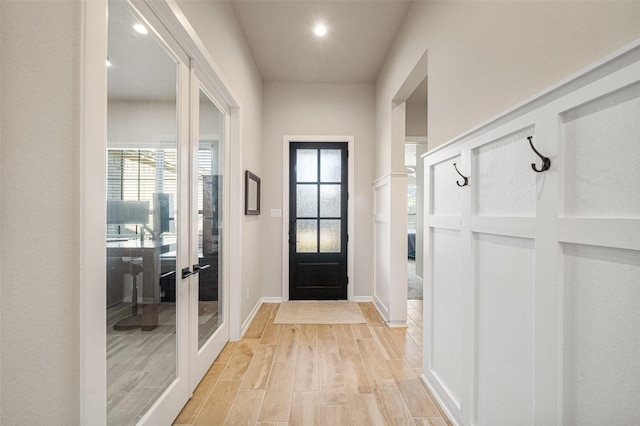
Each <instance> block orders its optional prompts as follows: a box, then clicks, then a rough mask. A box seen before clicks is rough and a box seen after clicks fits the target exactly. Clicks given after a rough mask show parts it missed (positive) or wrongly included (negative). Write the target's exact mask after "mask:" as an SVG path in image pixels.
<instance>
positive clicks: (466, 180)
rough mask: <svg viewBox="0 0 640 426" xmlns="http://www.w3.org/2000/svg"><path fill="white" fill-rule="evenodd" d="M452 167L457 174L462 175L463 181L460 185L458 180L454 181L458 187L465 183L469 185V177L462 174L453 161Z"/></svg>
mask: <svg viewBox="0 0 640 426" xmlns="http://www.w3.org/2000/svg"><path fill="white" fill-rule="evenodd" d="M453 167H455V169H456V172H458V174H459V175H460V176H462V179H464V183H463V184H462V185H460V181H456V184H457V185H458V186H459V187H460V188H462V187H463V186H467V185H469V178H468V177H466V176H465V175H463V174H462V173H460V170H458V166H456V163H453Z"/></svg>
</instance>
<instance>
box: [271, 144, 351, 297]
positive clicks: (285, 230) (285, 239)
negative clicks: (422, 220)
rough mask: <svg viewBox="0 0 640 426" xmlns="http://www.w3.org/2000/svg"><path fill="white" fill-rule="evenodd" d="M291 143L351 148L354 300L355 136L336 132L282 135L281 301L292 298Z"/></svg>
mask: <svg viewBox="0 0 640 426" xmlns="http://www.w3.org/2000/svg"><path fill="white" fill-rule="evenodd" d="M291 142H342V143H346V144H347V150H348V151H349V157H348V160H347V161H348V163H347V167H348V169H349V175H348V183H347V188H348V191H349V198H348V205H347V233H348V235H349V241H348V242H347V275H348V277H349V285H348V286H347V300H348V301H350V302H352V301H354V298H355V292H354V288H355V285H356V283H357V277H355V274H354V271H355V264H354V254H353V247H354V240H355V233H354V220H353V218H354V196H355V192H354V185H355V179H354V176H355V173H356V171H355V168H354V158H355V155H356V153H355V150H354V148H355V146H354V145H355V144H354V137H353V136H336V135H285V136H283V137H282V176H283V178H282V300H283V301H288V300H289V144H290V143H291Z"/></svg>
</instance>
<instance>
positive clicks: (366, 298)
mask: <svg viewBox="0 0 640 426" xmlns="http://www.w3.org/2000/svg"><path fill="white" fill-rule="evenodd" d="M353 301H354V302H373V297H372V296H353Z"/></svg>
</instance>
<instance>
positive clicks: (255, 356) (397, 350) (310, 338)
mask: <svg viewBox="0 0 640 426" xmlns="http://www.w3.org/2000/svg"><path fill="white" fill-rule="evenodd" d="M359 305H360V308H361V310H362V312H363V314H364V317H365V319H366V324H351V325H347V324H339V325H280V324H274V323H273V319H274V318H275V315H276V313H277V310H278V307H279V305H278V304H264V305H262V307H261V308H260V310H259V311H258V313H257V314H256V316H255V318H254V320H253V322H252V323H251V326H250V327H249V329H248V330H247V332H246V334H245V336H244V338H243V339H242V340H240V341H238V342H229V343H228V344H227V345H226V346H225V348H224V349H223V350H222V352H221V353H220V356H218V358H217V359H216V361H215V362H214V364H213V365H212V366H211V368H210V370H209V371H208V372H207V374H206V375H205V377H204V378H203V379H202V382H201V383H200V385H199V386H198V387H197V389H196V390H195V392H194V394H193V397H192V398H191V400H190V401H189V402H188V403H187V405H185V407H184V408H183V410H182V412H181V413H180V415H179V416H178V418H177V419H176V420H175V423H174V425H331V426H334V425H367V426H368V425H394V426H395V425H433V426H444V425H450V424H451V423H450V422H449V421H448V420H447V419H446V417H445V416H444V414H442V412H441V410H440V409H439V407H438V406H437V404H436V403H435V402H434V399H433V398H432V397H431V395H430V393H429V391H428V390H427V388H426V386H425V385H424V383H422V381H421V380H420V378H419V376H420V371H421V366H422V301H421V300H412V301H409V303H408V314H409V318H408V327H407V328H388V327H386V326H385V324H384V323H383V322H382V320H381V319H380V316H379V315H378V313H377V311H376V309H375V307H374V306H373V304H371V303H360V304H359Z"/></svg>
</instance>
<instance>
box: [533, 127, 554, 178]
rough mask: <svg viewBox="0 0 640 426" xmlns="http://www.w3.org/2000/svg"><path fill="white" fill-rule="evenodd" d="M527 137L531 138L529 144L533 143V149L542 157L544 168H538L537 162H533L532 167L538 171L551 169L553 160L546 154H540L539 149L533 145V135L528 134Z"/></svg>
mask: <svg viewBox="0 0 640 426" xmlns="http://www.w3.org/2000/svg"><path fill="white" fill-rule="evenodd" d="M527 139H529V145H531V149H532V150H533V152H535V153H536V154H538V157H540V158H541V159H542V169H540V170H538V168H537V167H536V163H531V168H532V169H533V170H534V171H535V172H538V173H541V172H544V171H545V170H549V167H551V160H550V159H549V157H545V156H544V155H542V154H540V153H539V152H538V150H537V149H536V148H535V147H534V146H533V141H532V139H533V136H527Z"/></svg>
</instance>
